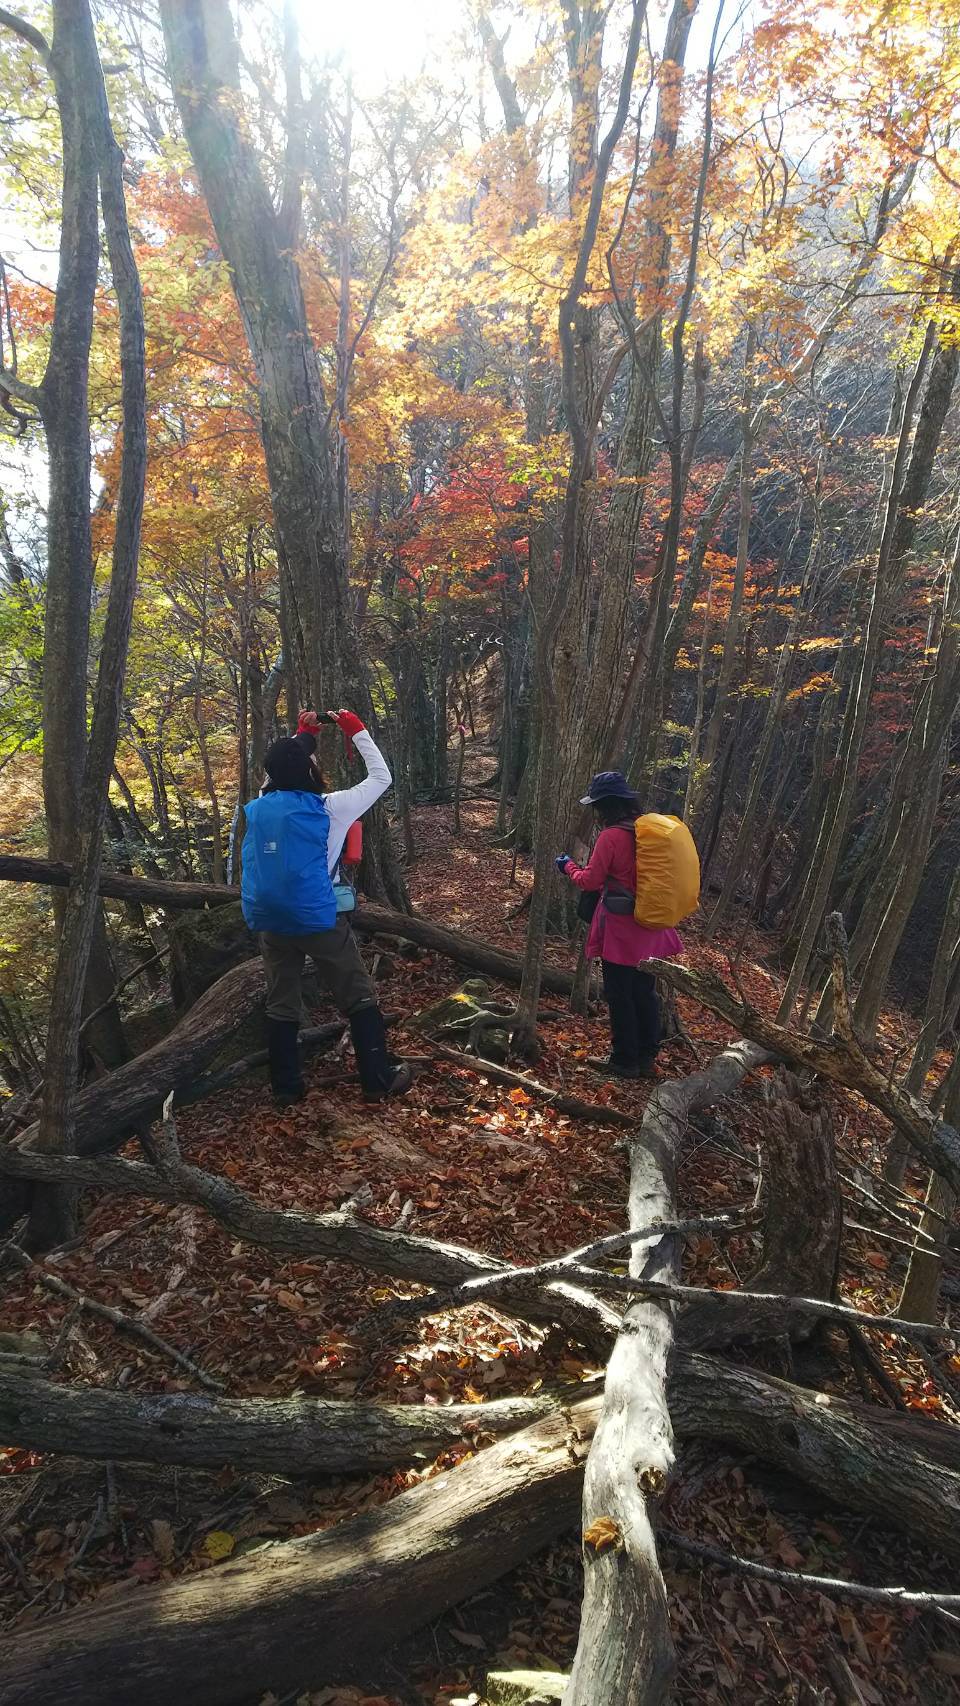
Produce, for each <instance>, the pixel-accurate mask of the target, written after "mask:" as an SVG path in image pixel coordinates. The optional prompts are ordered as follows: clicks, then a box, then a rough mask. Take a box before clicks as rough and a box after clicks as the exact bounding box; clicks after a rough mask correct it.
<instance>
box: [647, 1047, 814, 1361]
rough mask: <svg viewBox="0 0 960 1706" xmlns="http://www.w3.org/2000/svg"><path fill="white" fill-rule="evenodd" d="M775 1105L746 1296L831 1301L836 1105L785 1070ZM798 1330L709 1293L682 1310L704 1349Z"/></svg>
mask: <svg viewBox="0 0 960 1706" xmlns="http://www.w3.org/2000/svg"><path fill="white" fill-rule="evenodd" d="M770 1102H771V1112H772V1114H773V1118H772V1119H768V1120H767V1121H765V1122H764V1142H763V1171H762V1175H761V1198H760V1208H761V1213H762V1216H763V1258H762V1261H761V1263H760V1266H759V1268H758V1269H757V1271H756V1273H754V1274H752V1275H751V1276H750V1280H749V1282H748V1283H747V1285H746V1287H745V1293H749V1292H751V1291H756V1292H766V1293H770V1292H774V1293H779V1294H781V1295H784V1296H788V1297H792V1296H804V1297H818V1298H824V1299H826V1300H827V1301H829V1300H830V1299H832V1298H833V1297H834V1296H835V1294H836V1286H837V1275H838V1271H839V1263H840V1238H841V1235H842V1232H843V1203H842V1200H841V1196H840V1181H839V1178H838V1175H837V1161H836V1152H835V1148H834V1131H833V1121H832V1119H831V1115H830V1108H829V1105H828V1104H827V1103H826V1102H825V1101H824V1099H823V1097H822V1096H821V1095H819V1094H818V1092H817V1089H816V1087H814V1088H813V1089H806V1088H805V1087H803V1086H802V1085H801V1083H800V1082H799V1081H798V1080H797V1079H796V1078H794V1077H792V1075H790V1074H788V1073H784V1072H781V1073H780V1074H779V1076H778V1078H777V1079H776V1080H775V1081H774V1087H773V1093H772V1094H771V1097H770ZM795 1330H796V1326H795V1318H792V1317H791V1316H790V1315H789V1314H785V1315H784V1316H783V1318H782V1319H781V1320H778V1319H777V1317H776V1314H775V1312H773V1311H771V1309H769V1308H766V1307H765V1308H764V1309H763V1310H762V1311H757V1312H756V1313H755V1314H754V1315H753V1316H751V1314H750V1311H749V1306H747V1307H745V1308H744V1310H743V1311H741V1309H740V1308H739V1307H738V1308H737V1309H736V1310H728V1312H727V1314H726V1315H724V1314H723V1305H722V1304H718V1303H716V1302H715V1301H714V1300H713V1299H712V1298H708V1299H706V1300H705V1301H704V1302H703V1303H696V1304H693V1305H692V1306H691V1307H690V1308H689V1309H686V1310H684V1313H683V1316H682V1318H681V1325H680V1336H681V1338H682V1341H683V1343H684V1344H685V1345H690V1346H693V1347H695V1348H698V1349H702V1348H703V1347H704V1346H708V1345H728V1344H730V1343H731V1342H732V1341H733V1340H735V1339H754V1338H758V1337H759V1338H773V1337H779V1336H780V1335H781V1334H784V1333H791V1332H794V1331H795ZM806 1330H807V1331H809V1329H806Z"/></svg>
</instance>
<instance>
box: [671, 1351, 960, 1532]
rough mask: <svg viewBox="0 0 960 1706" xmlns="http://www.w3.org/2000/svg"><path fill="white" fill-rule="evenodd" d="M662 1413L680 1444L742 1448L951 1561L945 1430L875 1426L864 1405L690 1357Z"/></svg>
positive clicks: (680, 1363)
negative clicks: (713, 1442)
mask: <svg viewBox="0 0 960 1706" xmlns="http://www.w3.org/2000/svg"><path fill="white" fill-rule="evenodd" d="M670 1413H671V1415H672V1417H673V1423H674V1427H675V1428H676V1431H677V1433H678V1434H680V1435H682V1436H683V1437H684V1438H686V1439H710V1440H722V1441H723V1442H724V1443H725V1444H726V1445H738V1446H741V1447H742V1448H743V1449H744V1450H745V1451H748V1452H750V1453H751V1455H753V1456H755V1457H760V1458H762V1459H763V1460H764V1461H765V1462H767V1463H774V1464H776V1465H777V1467H778V1468H780V1469H786V1470H788V1471H789V1473H790V1474H791V1475H796V1476H797V1478H798V1479H799V1480H801V1481H805V1482H806V1483H807V1484H808V1485H809V1486H812V1487H816V1488H817V1489H818V1491H819V1492H821V1493H823V1494H824V1495H825V1496H826V1497H827V1498H829V1499H830V1500H831V1501H832V1502H834V1503H836V1504H838V1505H846V1506H848V1507H849V1508H851V1509H853V1510H858V1511H862V1512H863V1513H864V1514H865V1515H867V1516H871V1517H873V1518H874V1519H875V1520H876V1521H877V1522H880V1523H882V1524H884V1525H885V1526H887V1527H892V1528H897V1529H899V1530H900V1531H901V1533H905V1534H909V1535H912V1536H913V1537H914V1538H915V1539H923V1540H924V1541H926V1542H927V1543H928V1544H929V1545H931V1546H935V1547H936V1548H937V1549H938V1550H939V1551H942V1552H946V1553H948V1554H950V1555H951V1556H952V1557H957V1556H958V1555H960V1523H958V1517H960V1464H956V1445H955V1444H954V1441H953V1438H952V1436H953V1434H954V1431H955V1430H953V1429H952V1428H951V1427H949V1426H947V1425H946V1424H944V1423H935V1422H931V1423H928V1424H926V1425H925V1426H921V1425H920V1424H918V1423H916V1422H913V1421H912V1420H910V1419H908V1418H902V1417H900V1416H896V1415H894V1413H893V1412H889V1413H888V1412H884V1411H878V1412H876V1419H874V1418H873V1417H872V1416H871V1414H870V1411H869V1407H868V1406H866V1405H862V1406H857V1405H854V1404H849V1403H847V1402H846V1401H845V1400H844V1399H842V1398H837V1397H834V1396H833V1395H832V1394H829V1395H828V1394H827V1393H824V1392H812V1391H810V1390H808V1389H807V1388H805V1387H802V1386H794V1385H793V1384H792V1383H791V1382H790V1381H786V1380H776V1379H774V1378H773V1377H772V1376H770V1375H766V1374H762V1375H761V1374H757V1373H755V1372H754V1370H753V1369H749V1368H740V1367H734V1366H733V1365H732V1364H727V1363H723V1362H720V1361H718V1360H717V1359H716V1358H715V1357H709V1356H701V1355H699V1354H697V1353H695V1352H692V1351H691V1352H681V1353H679V1354H678V1356H677V1358H676V1363H675V1366H674V1370H673V1374H672V1377H671V1381H670ZM888 1414H889V1418H890V1419H889V1420H888V1419H887V1417H888ZM918 1441H922V1442H923V1444H922V1449H921V1448H919V1446H918V1443H917V1442H918ZM941 1441H942V1443H938V1442H941ZM947 1441H949V1445H948V1444H947ZM944 1451H946V1452H947V1454H948V1456H950V1457H951V1458H952V1461H953V1462H954V1464H956V1467H952V1468H951V1467H950V1466H949V1464H948V1463H947V1462H945V1461H944V1460H943V1454H944Z"/></svg>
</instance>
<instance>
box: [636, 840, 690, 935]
mask: <svg viewBox="0 0 960 1706" xmlns="http://www.w3.org/2000/svg"><path fill="white" fill-rule="evenodd" d="M636 837H637V898H636V903H635V905H634V909H633V916H634V918H635V919H636V921H637V923H638V924H646V925H648V926H650V927H651V928H653V929H659V930H664V929H667V928H672V926H673V925H675V924H679V923H680V920H681V919H682V918H687V917H688V916H689V914H690V913H691V912H694V911H695V910H696V908H697V906H698V904H699V901H700V860H699V859H698V857H697V849H696V846H695V844H694V840H693V836H692V835H691V834H690V831H689V829H688V828H687V826H686V824H685V823H682V822H681V820H680V819H679V818H678V817H666V816H665V815H664V814H663V813H661V812H645V813H644V814H643V816H642V817H638V818H637V821H636Z"/></svg>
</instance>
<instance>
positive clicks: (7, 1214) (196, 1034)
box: [0, 960, 264, 1232]
mask: <svg viewBox="0 0 960 1706" xmlns="http://www.w3.org/2000/svg"><path fill="white" fill-rule="evenodd" d="M263 991H264V983H263V968H262V966H261V964H260V961H259V960H248V961H245V962H244V964H243V965H239V966H235V967H234V968H233V970H232V971H229V972H227V973H226V975H225V976H224V977H222V978H221V979H220V981H219V982H218V983H215V984H214V985H213V987H212V988H211V989H208V990H207V992H206V994H205V995H203V996H201V998H200V1000H199V1001H198V1002H197V1004H196V1006H195V1007H192V1008H191V1009H190V1011H189V1013H187V1014H185V1016H184V1017H183V1018H182V1019H181V1020H180V1023H179V1024H178V1025H175V1026H174V1028H173V1030H172V1031H170V1032H169V1034H168V1035H167V1036H165V1037H163V1038H161V1040H160V1042H158V1043H155V1044H154V1046H153V1048H150V1049H147V1050H146V1052H145V1053H144V1054H141V1055H138V1056H137V1058H136V1059H135V1060H130V1061H127V1062H126V1063H125V1064H124V1065H123V1066H118V1067H117V1069H116V1071H115V1072H110V1073H107V1074H106V1075H105V1076H104V1077H103V1078H98V1079H97V1080H96V1081H95V1082H94V1083H93V1084H90V1085H88V1086H87V1087H86V1089H84V1090H81V1091H80V1093H79V1095H78V1096H77V1099H76V1104H75V1107H76V1125H75V1138H74V1143H75V1148H76V1152H77V1154H78V1155H96V1154H100V1153H102V1152H103V1151H104V1150H109V1149H116V1148H117V1146H118V1144H119V1143H120V1142H122V1141H123V1140H124V1139H125V1138H127V1137H128V1136H129V1135H130V1133H131V1131H132V1130H135V1129H136V1127H138V1126H140V1125H145V1124H148V1123H149V1122H150V1121H151V1120H153V1119H155V1118H156V1116H157V1114H158V1113H159V1112H160V1109H161V1107H162V1106H163V1103H164V1100H165V1098H166V1097H167V1095H168V1094H169V1093H170V1091H171V1090H178V1089H181V1088H184V1087H185V1086H187V1085H189V1084H192V1083H193V1082H194V1081H195V1080H196V1079H197V1078H198V1077H199V1075H200V1073H201V1072H202V1071H203V1068H204V1067H205V1066H206V1064H207V1062H208V1061H210V1060H212V1059H213V1057H214V1055H215V1054H217V1053H218V1052H219V1050H220V1049H221V1048H222V1047H223V1045H224V1043H225V1042H226V1041H227V1040H228V1039H229V1038H230V1037H231V1036H232V1035H233V1033H234V1032H235V1031H236V1030H238V1029H239V1027H240V1026H241V1025H242V1024H243V1022H244V1020H245V1019H246V1018H247V1016H248V1015H249V1014H250V1013H251V1012H253V1010H254V1009H255V1008H256V1006H257V1005H258V1003H259V1002H260V1001H262V999H263ZM38 1130H39V1127H38V1126H37V1124H36V1123H34V1124H33V1125H31V1126H27V1127H26V1129H25V1130H24V1131H22V1132H20V1133H19V1134H18V1135H17V1137H16V1138H14V1139H13V1140H12V1143H11V1146H10V1147H11V1148H12V1149H14V1150H17V1149H20V1150H29V1149H30V1148H31V1146H32V1144H33V1143H34V1141H35V1139H36V1136H37V1133H38ZM5 1171H6V1169H5ZM28 1176H29V1175H21V1182H20V1183H19V1184H15V1183H14V1181H13V1179H12V1177H8V1178H7V1180H6V1182H5V1184H4V1187H3V1189H2V1191H0V1232H4V1231H7V1230H9V1228H10V1227H11V1226H13V1225H15V1224H16V1222H17V1221H18V1220H19V1219H20V1218H21V1216H22V1215H24V1214H26V1213H27V1212H28V1210H29V1207H30V1198H31V1187H30V1186H29V1185H28V1184H26V1183H25V1180H26V1178H27V1177H28Z"/></svg>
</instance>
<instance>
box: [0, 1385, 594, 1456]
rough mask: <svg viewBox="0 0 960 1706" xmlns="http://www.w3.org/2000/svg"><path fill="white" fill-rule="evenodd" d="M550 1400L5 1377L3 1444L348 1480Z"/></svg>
mask: <svg viewBox="0 0 960 1706" xmlns="http://www.w3.org/2000/svg"><path fill="white" fill-rule="evenodd" d="M559 1408H560V1406H559V1404H558V1403H557V1401H556V1399H551V1398H549V1397H534V1398H501V1399H499V1400H497V1401H495V1402H492V1403H489V1404H448V1405H444V1406H441V1405H439V1404H438V1405H428V1404H362V1403H336V1402H334V1401H332V1400H329V1399H323V1398H303V1397H300V1398H285V1399H274V1398H243V1399H228V1398H201V1397H197V1396H196V1395H194V1394H190V1393H184V1392H147V1393H144V1392H136V1393H130V1392H112V1391H108V1390H106V1389H104V1388H102V1387H97V1386H62V1385H55V1384H54V1383H53V1382H52V1381H49V1380H44V1379H42V1378H38V1377H36V1376H35V1375H30V1374H25V1373H18V1372H13V1371H10V1370H9V1369H6V1370H5V1371H4V1376H3V1380H2V1382H0V1438H2V1439H3V1440H4V1442H5V1443H8V1444H11V1445H18V1446H21V1447H26V1448H27V1449H29V1450H32V1451H57V1452H63V1453H66V1454H68V1455H69V1456H71V1457H92V1458H95V1459H97V1460H98V1461H111V1462H112V1461H118V1462H119V1461H127V1462H129V1461H133V1462H139V1463H176V1464H179V1465H181V1466H183V1467H188V1468H193V1469H222V1468H223V1467H224V1465H225V1464H230V1465H231V1466H232V1467H233V1468H235V1469H244V1470H251V1471H256V1472H257V1473H260V1474H275V1475H289V1476H299V1475H312V1476H316V1475H350V1474H354V1473H356V1472H358V1471H361V1472H364V1473H366V1472H369V1471H371V1470H381V1469H391V1468H393V1467H394V1466H395V1465H396V1464H398V1463H412V1462H413V1461H415V1460H416V1459H421V1460H422V1459H424V1458H425V1459H428V1460H429V1459H431V1458H433V1457H435V1456H436V1454H437V1452H439V1451H443V1450H445V1449H447V1448H448V1447H450V1446H454V1445H459V1444H462V1443H463V1442H464V1441H468V1440H472V1441H474V1442H476V1440H477V1437H478V1435H483V1434H507V1433H514V1432H515V1431H516V1430H517V1429H518V1428H524V1427H529V1426H530V1424H531V1423H532V1422H537V1421H541V1420H543V1419H545V1418H546V1417H548V1416H551V1415H555V1414H556V1413H557V1412H558V1410H559Z"/></svg>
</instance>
